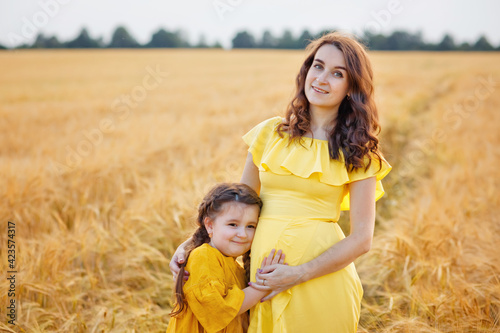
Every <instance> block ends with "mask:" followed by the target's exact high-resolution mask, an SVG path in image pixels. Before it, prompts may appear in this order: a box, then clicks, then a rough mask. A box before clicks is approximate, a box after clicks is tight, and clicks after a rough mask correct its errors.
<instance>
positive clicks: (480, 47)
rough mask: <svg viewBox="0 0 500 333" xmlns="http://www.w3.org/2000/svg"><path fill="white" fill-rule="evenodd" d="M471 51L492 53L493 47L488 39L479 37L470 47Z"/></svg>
mask: <svg viewBox="0 0 500 333" xmlns="http://www.w3.org/2000/svg"><path fill="white" fill-rule="evenodd" d="M472 49H473V50H474V51H493V46H491V44H490V42H489V41H488V39H486V37H485V36H484V35H483V36H481V37H479V39H478V40H477V42H476V44H474V46H472Z"/></svg>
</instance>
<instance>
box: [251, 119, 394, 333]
mask: <svg viewBox="0 0 500 333" xmlns="http://www.w3.org/2000/svg"><path fill="white" fill-rule="evenodd" d="M281 122H282V118H281V117H274V118H271V119H268V120H265V121H263V122H262V123H260V124H258V125H257V126H255V127H254V128H253V129H252V130H250V131H249V132H248V133H247V134H245V135H244V136H243V140H244V141H245V143H246V144H247V145H248V146H249V149H248V151H249V152H250V153H252V156H253V161H254V163H255V165H256V166H257V167H258V169H259V177H260V182H261V190H260V197H261V198H262V200H263V203H264V206H263V208H262V211H261V214H260V218H259V224H258V227H257V230H256V234H255V237H254V240H253V243H252V262H251V273H250V276H251V281H255V273H256V270H257V268H258V267H259V266H260V263H261V261H262V259H263V258H264V256H266V255H267V254H269V251H270V250H271V249H273V248H275V249H282V250H283V252H284V253H285V254H286V262H287V263H288V264H289V265H300V264H302V263H305V262H308V261H310V260H312V259H314V258H316V257H317V256H319V255H320V254H321V253H323V252H324V251H325V250H327V249H328V248H329V247H331V246H332V245H333V244H335V243H337V242H338V241H340V240H341V239H343V238H344V237H345V236H344V234H343V232H342V230H341V228H340V227H339V226H338V224H337V223H336V222H337V221H338V219H339V216H340V211H341V210H348V209H349V193H348V192H349V191H348V184H349V183H350V182H353V181H357V180H361V179H365V178H369V177H373V176H375V177H376V178H377V190H376V191H377V192H376V199H377V200H378V199H379V198H380V197H382V195H383V194H384V189H383V187H382V184H381V182H380V180H381V179H382V178H384V177H385V176H386V175H387V174H388V173H389V171H390V170H391V166H390V165H389V164H388V163H387V162H386V161H385V160H383V163H382V169H380V170H379V168H380V165H379V163H378V160H374V161H372V163H371V166H370V168H369V169H368V170H367V171H366V172H365V171H364V169H362V170H359V169H358V170H357V171H356V172H348V171H347V169H346V167H345V165H344V163H343V162H341V161H336V160H332V159H331V158H330V156H329V153H328V141H326V140H319V139H312V138H307V137H304V141H303V145H300V144H299V143H296V142H293V143H290V144H289V137H288V135H287V134H284V137H283V138H281V137H280V136H279V135H278V133H277V132H276V127H277V125H278V124H280V123H281ZM362 296H363V288H362V286H361V282H360V280H359V277H358V274H357V272H356V269H355V267H354V264H353V263H352V264H350V265H348V266H347V267H346V268H344V269H342V270H340V271H337V272H335V273H332V274H328V275H325V276H322V277H319V278H316V279H313V280H310V281H308V282H305V283H302V284H300V285H298V286H295V287H293V288H291V289H289V290H288V291H286V292H282V293H280V294H279V295H277V296H275V297H274V298H272V299H271V300H269V301H266V302H263V303H259V304H257V305H256V306H255V307H253V308H252V309H251V311H250V327H249V330H248V332H251V333H255V332H264V333H268V332H287V333H293V332H297V333H299V332H300V333H304V332H318V333H321V332H335V333H348V332H356V330H357V325H358V321H359V315H360V303H361V298H362Z"/></svg>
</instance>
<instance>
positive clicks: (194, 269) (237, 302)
mask: <svg viewBox="0 0 500 333" xmlns="http://www.w3.org/2000/svg"><path fill="white" fill-rule="evenodd" d="M186 270H187V271H188V272H189V273H190V274H189V279H188V280H187V281H186V283H185V284H184V288H183V290H184V296H185V299H186V302H187V309H185V310H184V311H183V312H182V313H181V314H180V315H178V316H177V317H173V318H171V319H170V322H169V323H168V327H167V333H174V332H175V333H216V332H217V333H222V332H228V333H229V332H231V333H243V332H245V331H246V330H245V329H244V328H246V327H247V326H248V323H247V322H248V316H247V314H246V313H244V314H241V315H238V312H239V311H240V308H241V305H242V304H243V300H244V299H245V292H244V291H243V289H244V288H245V287H246V281H245V270H244V269H243V267H241V265H240V264H239V263H238V262H237V261H236V260H235V258H233V257H226V256H225V255H223V254H222V253H221V252H220V251H219V250H217V249H215V248H213V247H211V246H210V245H208V244H203V245H201V246H200V247H197V248H196V249H194V250H193V252H191V255H190V256H189V260H188V262H187V264H186Z"/></svg>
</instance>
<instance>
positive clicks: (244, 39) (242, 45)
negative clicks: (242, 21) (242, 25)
mask: <svg viewBox="0 0 500 333" xmlns="http://www.w3.org/2000/svg"><path fill="white" fill-rule="evenodd" d="M232 42H233V49H250V48H254V47H256V43H255V38H254V37H253V35H252V34H250V33H249V32H247V31H240V32H238V33H237V34H236V36H235V37H234V38H233V40H232Z"/></svg>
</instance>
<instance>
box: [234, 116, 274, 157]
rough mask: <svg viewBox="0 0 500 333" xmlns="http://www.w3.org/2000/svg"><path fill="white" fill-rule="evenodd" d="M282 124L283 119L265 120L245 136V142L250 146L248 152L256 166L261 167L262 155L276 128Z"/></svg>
mask: <svg viewBox="0 0 500 333" xmlns="http://www.w3.org/2000/svg"><path fill="white" fill-rule="evenodd" d="M280 123H281V117H279V116H278V117H273V118H270V119H267V120H264V121H263V122H261V123H260V124H258V125H257V126H255V127H254V128H252V129H251V130H250V131H248V133H246V134H245V135H243V137H242V138H243V141H245V143H246V144H247V145H248V151H249V152H250V153H251V154H252V158H253V162H254V164H255V165H257V166H258V165H259V164H260V162H261V159H262V153H263V152H264V150H265V148H266V146H267V144H268V143H269V139H270V138H271V136H272V134H273V132H274V131H275V129H276V126H278V124H280Z"/></svg>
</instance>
